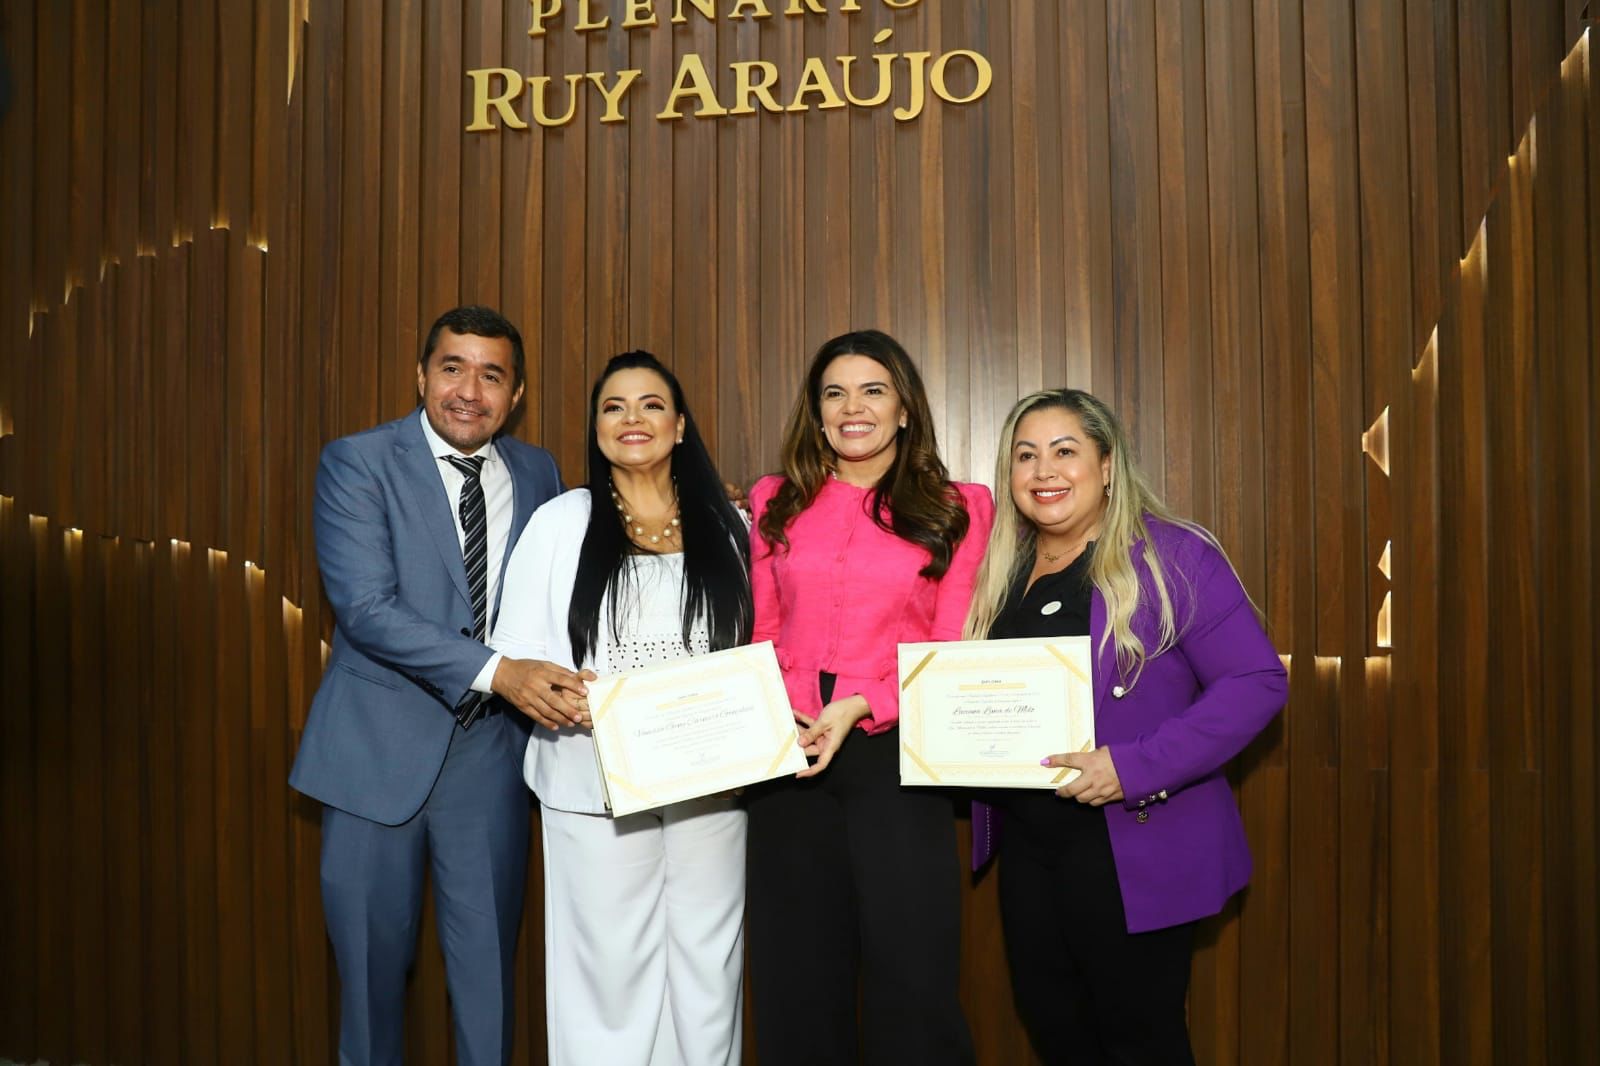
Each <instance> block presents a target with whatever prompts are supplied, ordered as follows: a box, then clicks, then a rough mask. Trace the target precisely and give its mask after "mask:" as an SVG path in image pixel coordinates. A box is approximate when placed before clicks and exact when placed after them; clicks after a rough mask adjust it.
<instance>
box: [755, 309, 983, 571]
mask: <svg viewBox="0 0 1600 1066" xmlns="http://www.w3.org/2000/svg"><path fill="white" fill-rule="evenodd" d="M842 355H862V356H866V357H867V358H868V359H871V360H873V361H874V362H876V363H878V364H880V365H881V366H882V367H883V368H884V369H885V370H887V371H888V372H889V383H890V384H891V385H893V386H894V391H895V393H896V394H897V395H898V396H899V397H900V403H901V405H902V406H903V407H904V408H905V414H906V425H905V428H904V429H902V430H900V432H899V436H898V438H897V439H896V441H895V453H894V462H893V463H891V464H890V466H889V469H888V471H886V472H885V473H884V475H883V477H882V478H880V479H879V481H878V484H877V485H876V486H875V487H874V488H873V490H872V504H871V506H872V520H873V521H874V522H876V523H877V524H878V526H879V527H880V528H882V529H884V530H886V531H888V532H890V533H893V534H894V535H895V536H897V537H899V538H900V539H901V540H905V541H909V542H910V543H912V544H916V545H918V546H919V547H921V548H923V549H924V550H926V551H927V553H928V565H927V566H924V567H923V568H922V571H921V573H922V576H923V577H928V578H933V579H935V580H937V579H939V578H941V577H943V576H944V574H945V571H947V570H949V569H950V559H951V557H952V556H954V555H955V550H956V546H957V545H958V544H960V543H961V538H963V537H965V536H966V535H967V526H968V524H969V519H968V517H967V509H966V508H965V507H964V506H963V505H962V502H961V494H960V492H958V491H957V490H956V488H955V486H953V485H951V484H950V475H949V473H948V471H946V469H945V465H944V462H943V461H942V460H941V459H940V458H939V440H938V437H937V435H936V434H935V433H934V429H933V412H932V411H931V410H929V408H928V396H927V393H926V392H925V391H924V390H923V388H922V375H920V374H918V373H917V368H916V365H915V364H914V363H912V362H911V357H910V356H909V355H907V354H906V350H905V349H904V348H902V347H900V344H899V342H897V341H896V340H895V339H894V338H893V337H891V336H889V335H888V334H887V333H882V332H880V331H878V330H875V329H863V330H856V331H855V332H853V333H845V334H843V335H841V336H838V337H835V338H833V339H832V340H830V341H827V342H826V343H824V344H823V345H822V347H821V348H818V349H817V354H816V355H815V356H814V357H813V358H812V360H811V368H810V369H809V370H807V371H806V380H805V387H804V389H802V390H801V392H800V395H799V396H797V397H796V398H795V402H794V409H793V410H792V411H791V412H790V414H789V425H788V428H787V429H786V430H785V431H784V434H783V475H784V482H783V484H782V485H781V486H779V488H778V491H777V493H776V494H774V495H773V497H772V501H771V502H770V503H769V504H768V505H767V509H766V512H765V513H764V514H763V515H762V516H761V535H762V536H763V537H765V538H766V539H767V542H768V543H770V544H773V545H780V544H781V545H782V546H783V547H785V548H787V547H788V546H789V537H788V533H787V530H788V527H789V524H790V523H791V522H793V521H794V520H795V518H796V517H797V516H798V515H799V514H800V512H801V511H804V510H805V509H806V508H807V507H809V506H811V501H812V500H815V499H816V498H817V493H819V492H821V491H822V486H823V484H824V483H825V482H826V481H827V480H828V475H829V474H831V473H832V472H833V469H834V464H835V463H836V462H837V457H836V456H835V455H834V453H833V449H832V448H830V447H828V438H827V436H826V434H824V433H823V430H822V376H823V374H824V373H825V372H826V371H827V369H828V365H829V364H830V363H832V362H833V361H834V360H835V359H837V358H839V357H840V356H842Z"/></svg>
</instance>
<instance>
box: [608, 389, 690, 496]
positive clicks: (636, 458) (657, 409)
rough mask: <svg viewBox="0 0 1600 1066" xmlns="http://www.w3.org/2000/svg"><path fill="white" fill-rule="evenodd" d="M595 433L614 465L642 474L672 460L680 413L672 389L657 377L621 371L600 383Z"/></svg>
mask: <svg viewBox="0 0 1600 1066" xmlns="http://www.w3.org/2000/svg"><path fill="white" fill-rule="evenodd" d="M594 429H595V435H596V437H597V439H598V441H599V444H600V452H601V454H603V455H604V456H605V457H606V460H607V461H608V462H610V463H611V465H612V466H614V467H621V468H624V469H628V470H634V471H638V472H646V471H650V470H653V469H655V468H656V467H658V466H660V465H661V464H663V463H670V462H671V461H672V449H673V448H674V447H675V446H676V445H677V443H678V442H679V441H680V440H682V439H683V415H682V414H680V413H678V412H677V411H675V410H673V406H672V388H671V386H669V385H668V384H667V381H666V379H665V378H663V377H662V376H661V375H660V374H657V373H656V372H655V371H654V370H645V369H643V368H634V369H629V370H619V371H617V372H616V373H615V374H612V375H611V376H610V377H608V378H606V379H605V381H603V382H601V383H600V400H599V405H598V407H597V408H596V410H595V419H594Z"/></svg>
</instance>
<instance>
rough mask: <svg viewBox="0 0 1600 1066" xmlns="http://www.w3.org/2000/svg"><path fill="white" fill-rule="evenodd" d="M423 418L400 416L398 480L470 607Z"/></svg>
mask: <svg viewBox="0 0 1600 1066" xmlns="http://www.w3.org/2000/svg"><path fill="white" fill-rule="evenodd" d="M423 417H425V416H424V415H420V414H412V415H408V416H406V418H405V419H404V421H403V423H402V425H401V428H400V433H399V435H398V437H397V439H396V441H395V446H394V450H395V460H396V462H398V463H399V464H400V469H401V470H402V471H404V473H405V476H404V477H403V478H401V481H402V482H403V483H404V484H405V485H406V487H407V488H409V489H410V490H411V494H412V496H413V498H414V499H415V502H416V505H417V512H418V513H419V514H421V515H422V520H423V523H424V524H425V525H426V526H427V527H428V533H429V534H430V535H431V536H432V537H433V543H434V546H435V547H436V548H438V549H439V557H440V559H442V560H443V561H444V568H445V571H446V572H447V573H449V575H450V580H451V581H452V582H454V583H455V586H456V591H457V592H459V593H460V594H461V598H462V599H463V600H465V601H466V602H467V604H468V606H470V605H471V604H472V595H471V594H470V593H469V592H468V591H467V566H466V563H465V562H463V561H462V558H461V538H460V536H459V535H458V534H457V533H456V520H455V518H454V516H452V515H451V514H450V497H449V496H448V495H447V494H446V493H445V491H444V481H443V480H442V479H441V478H440V477H439V469H438V462H439V461H438V460H437V459H435V458H434V456H433V454H432V452H431V451H430V450H429V449H428V439H427V438H426V437H424V436H423V435H422V423H421V421H419V419H421V418H423Z"/></svg>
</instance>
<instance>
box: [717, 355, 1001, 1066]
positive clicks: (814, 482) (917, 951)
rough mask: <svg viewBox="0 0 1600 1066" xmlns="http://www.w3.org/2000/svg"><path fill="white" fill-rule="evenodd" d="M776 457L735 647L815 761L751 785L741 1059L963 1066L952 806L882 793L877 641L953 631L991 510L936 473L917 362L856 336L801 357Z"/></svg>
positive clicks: (891, 736) (887, 686)
mask: <svg viewBox="0 0 1600 1066" xmlns="http://www.w3.org/2000/svg"><path fill="white" fill-rule="evenodd" d="M783 469H784V473H783V475H782V476H781V477H767V478H763V479H762V480H761V481H759V482H757V483H756V486H755V488H754V489H753V490H752V491H751V493H750V503H751V507H752V510H753V511H754V515H755V529H754V530H753V532H752V537H751V587H752V591H753V593H754V596H755V611H756V613H755V632H754V636H753V639H754V640H757V641H760V640H771V641H773V642H774V644H775V645H776V647H777V654H778V664H779V666H780V667H781V668H782V669H783V675H784V681H785V683H786V684H787V686H788V690H789V701H790V703H791V704H792V705H793V707H794V709H795V716H796V718H797V719H799V721H800V723H801V725H802V726H803V728H802V730H801V732H800V742H801V744H802V745H804V746H805V748H806V752H807V754H808V755H813V756H815V757H816V761H815V763H813V765H812V766H811V767H810V768H809V769H807V770H805V771H803V772H802V773H801V774H799V775H798V779H788V780H781V781H778V782H772V783H769V784H767V785H764V786H760V787H757V788H754V789H752V790H751V793H750V799H749V817H750V837H749V848H748V855H749V874H748V878H747V894H748V910H747V913H748V922H749V930H748V933H749V940H748V942H749V945H750V973H751V995H752V997H753V999H754V1007H755V1023H756V1046H757V1048H758V1050H759V1053H760V1059H761V1062H762V1064H763V1066H782V1064H785V1063H796V1064H806V1066H814V1064H826V1063H840V1064H843V1063H853V1062H856V1061H857V1057H858V1054H859V1055H860V1057H861V1059H862V1060H863V1061H866V1062H871V1063H906V1062H915V1063H918V1064H923V1066H937V1064H939V1063H969V1062H971V1061H972V1040H971V1036H970V1035H969V1033H968V1031H967V1026H966V1022H965V1020H964V1019H963V1017H962V1014H961V1006H960V1003H959V1002H958V1000H957V988H958V984H959V979H960V941H961V930H960V917H961V916H960V899H959V889H960V869H959V866H960V864H959V862H958V861H957V857H956V853H955V848H956V844H955V826H954V820H953V812H952V810H951V803H950V799H949V797H948V796H946V795H942V794H939V793H933V792H928V791H917V790H909V789H902V788H901V787H900V784H899V751H898V740H897V737H898V733H897V731H896V730H895V725H896V723H897V722H898V720H899V701H898V687H897V685H896V678H897V667H896V663H897V659H896V645H897V644H899V643H900V642H902V641H927V640H954V639H957V638H959V637H960V635H961V627H962V623H963V621H964V620H965V618H966V615H967V608H968V604H969V601H970V599H971V596H972V583H973V579H974V577H975V575H976V573H977V569H978V563H979V560H980V558H981V557H982V554H983V546H984V542H985V541H986V540H987V539H988V535H989V525H990V523H991V521H992V520H993V517H994V504H993V502H992V500H991V497H990V495H989V492H988V490H987V489H985V488H983V487H982V486H980V485H963V484H954V483H952V482H951V481H950V480H949V479H948V477H947V475H946V473H945V468H944V464H943V463H942V462H940V460H939V452H938V444H937V441H936V440H935V438H934V429H933V420H932V416H931V414H930V412H929V410H928V401H927V397H926V396H925V394H924V393H923V389H922V381H921V378H920V377H919V376H918V374H917V370H916V367H915V366H914V365H913V364H912V362H911V360H910V358H909V357H908V356H907V355H906V353H905V350H904V349H902V348H901V347H900V345H899V344H897V343H895V341H894V340H893V339H892V338H890V337H888V336H886V335H884V334H882V333H879V332H877V331H875V330H867V331H862V332H857V333H848V334H845V335H844V336H842V337H836V338H835V339H833V340H831V341H829V342H827V343H826V344H824V345H823V346H822V348H821V350H819V351H818V352H817V355H816V358H814V359H813V360H812V362H811V369H810V371H809V372H808V373H807V375H806V382H805V391H804V392H803V393H802V394H801V395H800V397H799V398H798V399H797V401H796V403H795V407H794V412H793V414H792V415H791V417H790V420H789V427H788V431H787V433H786V435H785V439H784V445H783ZM858 980H859V984H860V988H861V993H862V996H861V1004H860V1010H859V1014H860V1018H861V1022H862V1029H863V1033H862V1036H861V1038H860V1039H858V1037H857V1034H856V1020H857V1014H858V1010H857V997H856V990H857V984H858ZM858 1049H859V1051H858Z"/></svg>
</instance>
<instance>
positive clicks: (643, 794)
mask: <svg viewBox="0 0 1600 1066" xmlns="http://www.w3.org/2000/svg"><path fill="white" fill-rule="evenodd" d="M589 705H590V706H591V707H593V708H594V751H595V759H596V762H597V764H598V769H599V771H600V783H601V786H602V788H603V790H604V792H605V794H606V806H607V807H609V808H610V809H611V813H612V814H613V815H617V816H622V815H627V814H634V813H637V812H639V811H647V810H650V809H652V808H655V807H662V806H665V805H666V804H669V803H677V802H680V801H682V800H688V799H695V798H697V797H700V796H709V795H714V794H715V793H718V792H726V791H728V790H730V789H734V788H742V787H744V786H745V785H749V784H754V783H755V782H757V781H765V780H767V779H768V778H773V777H778V776H781V775H783V774H792V773H796V772H798V771H800V770H804V769H805V768H806V757H805V753H804V752H802V751H801V750H800V746H799V744H797V743H795V723H794V711H793V710H791V709H790V707H789V696H788V693H787V692H786V691H785V689H784V687H783V675H782V674H781V673H780V672H779V670H778V657H777V655H776V654H775V653H774V652H773V650H772V642H771V641H762V642H761V643H760V644H751V645H749V646H748V647H742V648H729V649H727V650H726V651H719V652H712V653H711V654H709V655H697V656H694V657H692V658H687V659H676V660H674V661H672V662H668V663H661V664H660V665H657V666H651V667H646V668H645V669H643V670H634V671H630V672H629V673H625V674H614V675H612V676H611V677H603V678H601V679H600V680H598V681H591V682H590V683H589Z"/></svg>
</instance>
